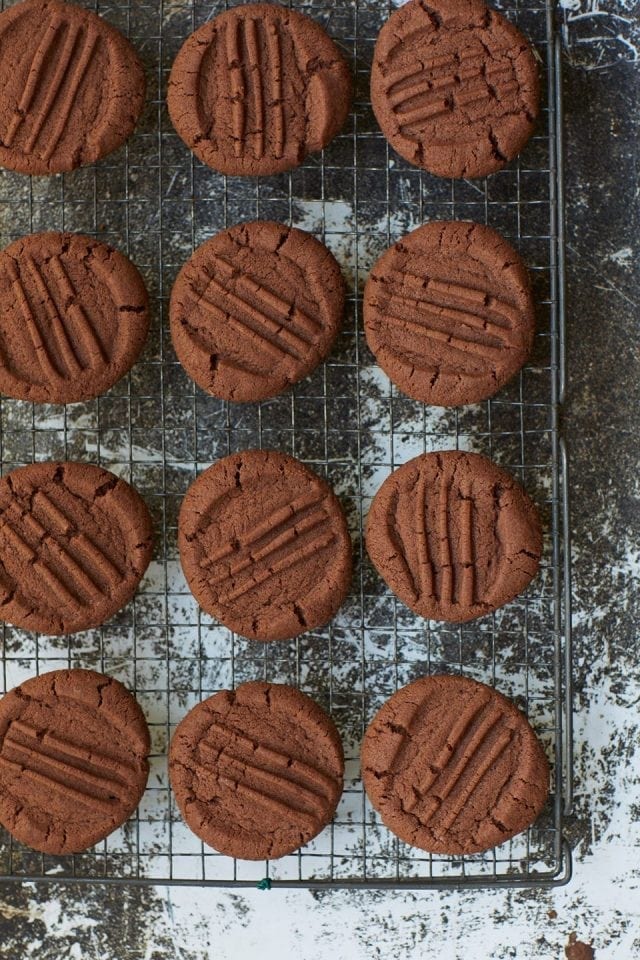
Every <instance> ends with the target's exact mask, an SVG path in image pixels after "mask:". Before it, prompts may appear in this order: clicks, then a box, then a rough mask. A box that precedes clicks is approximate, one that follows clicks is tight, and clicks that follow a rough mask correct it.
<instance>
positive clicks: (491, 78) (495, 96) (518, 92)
mask: <svg viewBox="0 0 640 960" xmlns="http://www.w3.org/2000/svg"><path fill="white" fill-rule="evenodd" d="M371 101H372V104H373V109H374V112H375V115H376V117H377V120H378V123H379V124H380V126H381V128H382V132H383V133H384V135H385V137H386V138H387V140H388V141H389V142H390V144H391V146H392V147H393V148H394V149H395V150H397V152H398V153H399V154H400V156H402V157H404V158H405V160H408V161H409V162H410V163H413V164H415V165H416V166H418V167H424V169H425V170H429V171H430V172H431V173H435V174H437V175H438V176H441V177H484V176H486V175H487V174H490V173H494V172H495V171H496V170H499V169H500V168H501V167H503V166H504V165H505V164H506V163H508V162H509V161H510V160H513V159H514V157H516V156H517V155H518V153H520V151H521V150H522V148H523V147H524V145H525V143H526V142H527V140H528V139H529V137H530V136H531V134H532V133H533V129H534V125H535V121H536V117H537V115H538V101H539V78H538V68H537V65H536V61H535V58H534V54H533V50H532V47H531V45H530V43H529V41H528V40H527V39H526V37H524V36H523V35H522V34H521V33H520V31H519V30H517V29H516V27H514V26H513V24H511V23H509V21H508V20H506V19H505V18H504V17H503V16H501V15H500V14H499V13H496V11H495V10H492V9H490V8H489V7H487V6H486V5H485V3H484V2H482V0H429V2H426V0H411V2H410V3H407V4H406V5H405V6H403V7H401V8H400V9H399V10H396V11H395V13H393V14H392V15H391V17H390V18H389V20H388V21H387V22H386V24H385V25H384V27H383V28H382V30H381V32H380V35H379V37H378V41H377V43H376V47H375V51H374V58H373V68H372V73H371Z"/></svg>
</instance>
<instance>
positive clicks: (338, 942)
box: [0, 0, 640, 960]
mask: <svg viewBox="0 0 640 960" xmlns="http://www.w3.org/2000/svg"><path fill="white" fill-rule="evenodd" d="M564 5H565V7H566V13H567V17H568V19H569V24H568V32H567V40H568V47H567V52H566V64H565V111H566V130H567V148H568V157H567V195H568V211H567V213H568V277H567V283H568V320H569V323H568V326H569V383H570V390H569V403H568V408H567V411H566V417H567V422H566V430H567V433H568V435H569V437H570V439H571V464H572V477H573V484H572V490H573V528H574V544H575V563H574V596H575V646H576V657H575V679H576V691H577V692H576V737H575V740H576V803H575V815H574V818H573V821H572V823H571V828H570V830H571V839H572V842H573V844H574V853H575V858H576V865H575V876H574V879H573V881H572V883H571V884H570V885H569V886H568V887H566V888H563V889H559V890H556V891H552V892H536V891H531V892H517V893H515V892H512V893H510V892H481V893H475V894H474V893H465V894H462V893H460V894H445V893H442V894H407V893H404V894H382V893H375V894H367V893H363V894H355V893H354V894H346V893H342V892H336V893H326V894H322V895H316V896H313V895H311V894H309V893H304V892H302V893H287V894H282V893H275V892H271V893H260V892H257V891H255V892H251V893H249V894H247V895H241V894H238V893H229V892H224V891H211V890H207V891H198V890H172V891H167V890H165V889H152V890H148V891H140V890H105V889H100V888H98V889H95V890H91V891H88V890H86V889H84V890H80V889H77V888H74V887H72V886H65V887H62V886H60V887H46V888H37V889H36V888H33V887H30V886H26V887H23V888H17V887H16V888H10V887H4V888H3V889H2V891H0V956H3V957H8V958H12V960H13V958H16V960H17V958H20V960H22V958H36V957H37V958H39V960H64V958H73V960H76V958H83V960H85V958H86V960H161V958H162V960H164V958H177V960H205V958H206V960H210V958H211V960H223V958H232V957H233V958H234V960H235V958H237V957H240V956H251V957H261V958H265V960H271V958H276V957H278V958H283V957H304V958H305V960H316V958H317V960H324V958H329V957H331V958H333V957H335V956H348V957H349V958H350V960H351V958H353V960H360V958H362V960H364V958H367V960H369V958H376V957H377V958H384V960H387V958H388V960H392V958H393V960H395V958H398V960H404V958H413V957H420V958H424V957H438V958H443V960H467V958H471V957H473V958H485V957H486V958H496V960H497V958H511V957H515V958H518V960H533V958H544V960H555V958H561V957H563V956H564V945H565V944H566V943H568V940H569V935H570V933H571V932H573V931H575V932H576V933H577V935H578V938H579V939H581V940H583V941H585V942H593V945H594V948H595V951H596V954H595V955H596V958H597V960H635V958H638V957H640V762H639V760H638V744H639V743H640V721H639V719H638V711H639V709H640V635H639V634H640V631H639V630H638V625H639V624H640V603H639V600H638V597H639V596H640V505H639V503H638V493H639V481H638V453H639V449H640V447H639V443H638V420H639V417H640V309H639V301H640V294H639V293H638V288H639V284H638V281H639V280H640V276H639V274H640V268H639V255H638V254H639V251H638V246H639V240H638V238H639V236H640V210H639V201H638V169H637V166H638V141H639V134H640V130H639V126H640V124H639V121H638V117H639V109H638V107H639V106H640V104H639V103H638V100H639V90H640V83H639V67H638V63H637V61H638V58H639V56H640V55H639V53H638V50H639V48H640V35H639V34H640V31H639V30H638V17H639V16H640V5H639V4H638V3H633V2H625V0H620V2H617V3H614V2H610V3H607V2H601V3H598V2H596V0H582V2H580V0H566V3H565V4H564Z"/></svg>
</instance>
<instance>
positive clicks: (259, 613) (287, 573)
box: [178, 450, 352, 640]
mask: <svg viewBox="0 0 640 960" xmlns="http://www.w3.org/2000/svg"><path fill="white" fill-rule="evenodd" d="M178 545H179V547H180V559H181V561H182V566H183V569H184V572H185V576H186V578H187V581H188V583H189V587H190V588H191V591H192V593H193V594H194V596H195V598H196V600H197V601H198V603H199V604H200V606H201V607H202V608H203V609H204V610H206V612H207V613H210V614H212V615H213V616H215V617H217V618H218V619H219V620H221V621H222V623H224V624H225V625H226V626H227V627H229V628H230V629H231V630H235V631H236V633H240V634H242V635H243V636H245V637H251V638H252V639H255V640H285V639H288V638H290V637H296V636H298V634H301V633H305V632H306V631H307V630H313V629H314V628H316V627H320V626H323V625H324V624H326V623H327V621H328V620H330V619H331V617H333V616H334V614H335V613H336V612H337V611H338V609H339V608H340V606H341V604H342V603H343V601H344V599H345V597H346V595H347V593H348V590H349V585H350V582H351V566H352V548H351V539H350V537H349V532H348V530H347V523H346V519H345V516H344V512H343V510H342V507H341V505H340V501H339V500H338V498H337V497H336V495H335V494H334V492H333V490H332V489H331V488H330V487H329V485H328V484H327V483H326V482H325V481H324V480H323V479H321V477H319V476H317V474H315V473H313V471H311V470H310V469H309V468H308V467H306V466H305V465H304V464H302V463H300V461H299V460H296V459H294V458H293V457H290V456H287V455H286V454H284V453H277V452H275V451H273V450H244V451H242V452H240V453H234V454H232V455H231V456H229V457H225V458H224V459H223V460H219V461H218V462H217V463H216V464H214V466H212V467H209V469H208V470H205V472H204V473H203V474H201V475H200V476H199V477H198V479H197V480H196V481H195V482H194V483H193V484H192V485H191V486H190V487H189V490H188V491H187V494H186V496H185V498H184V501H183V504H182V507H181V509H180V518H179V523H178Z"/></svg>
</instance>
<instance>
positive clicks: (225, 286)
mask: <svg viewBox="0 0 640 960" xmlns="http://www.w3.org/2000/svg"><path fill="white" fill-rule="evenodd" d="M344 299H345V286H344V280H343V279H342V274H341V273H340V267H339V266H338V264H337V263H336V260H335V258H334V257H333V255H332V254H331V253H330V252H329V251H328V250H327V248H326V247H325V246H324V245H323V244H321V243H319V241H318V240H316V239H315V238H314V237H312V236H311V235H310V234H308V233H305V232H304V231H303V230H295V229H292V228H290V227H285V226H283V225H282V224H278V223H270V222H267V221H257V222H254V223H244V224H241V225H240V226H236V227H232V228H231V229H230V230H223V231H222V233H219V234H218V235H217V236H215V237H213V238H212V239H211V240H208V241H207V242H206V243H203V244H202V246H201V247H198V249H197V250H196V252H195V253H194V254H193V256H192V257H191V259H190V260H189V261H188V262H187V263H186V264H185V266H184V267H183V268H182V270H181V271H180V273H179V274H178V279H177V280H176V283H175V286H174V288H173V291H172V294H171V336H172V338H173V345H174V347H175V350H176V353H177V355H178V358H179V360H180V362H181V363H182V365H183V367H184V368H185V370H186V371H187V373H188V374H189V376H190V377H191V378H192V379H193V380H195V381H196V383H197V384H198V385H199V386H200V387H202V389H203V390H206V391H207V392H208V393H212V394H214V395H215V396H217V397H222V399H224V400H264V399H265V398H266V397H272V396H274V395H275V394H277V393H280V392H281V391H282V390H284V389H285V388H286V387H288V386H289V385H290V384H292V383H296V382H297V381H298V380H302V378H303V377H306V376H307V375H308V374H309V373H311V371H312V370H313V369H315V367H317V365H318V364H319V363H320V362H321V361H322V360H324V358H325V357H326V356H327V354H328V353H329V351H330V349H331V346H332V345H333V342H334V340H335V338H336V335H337V333H338V330H339V328H340V324H341V322H342V315H343V312H344Z"/></svg>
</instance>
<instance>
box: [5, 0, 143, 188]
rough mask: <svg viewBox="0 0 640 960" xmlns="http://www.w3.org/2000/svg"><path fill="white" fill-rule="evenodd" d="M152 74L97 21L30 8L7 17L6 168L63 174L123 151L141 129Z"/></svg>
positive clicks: (56, 1) (66, 11)
mask: <svg viewBox="0 0 640 960" xmlns="http://www.w3.org/2000/svg"><path fill="white" fill-rule="evenodd" d="M144 94H145V78H144V70H143V67H142V64H141V63H140V60H139V59H138V56H137V55H136V52H135V50H134V49H133V47H132V46H131V44H130V43H129V41H128V40H127V39H126V38H125V37H123V36H122V34H121V33H120V32H119V31H118V30H116V29H115V28H114V27H112V26H110V24H108V23H107V22H106V20H103V19H102V18H101V17H97V16H96V15H95V13H90V12H89V11H88V10H83V9H82V7H77V6H75V5H71V4H68V3H61V2H60V0H25V2H24V3H16V4H15V5H14V6H12V7H10V8H9V9H8V10H5V12H4V13H2V14H0V166H2V167H8V168H9V169H10V170H17V171H18V172H19V173H34V174H47V173H62V172H63V171H65V170H73V169H75V168H76V167H79V166H80V165H81V164H84V163H94V162H95V161H96V160H100V159H102V157H105V156H106V155H107V154H108V153H111V152H112V151H113V150H116V149H117V148H118V147H120V146H122V144H123V143H124V142H125V140H126V139H127V137H129V136H130V134H131V133H132V132H133V129H134V127H135V125H136V123H137V121H138V118H139V116H140V113H141V112H142V106H143V103H144Z"/></svg>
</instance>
